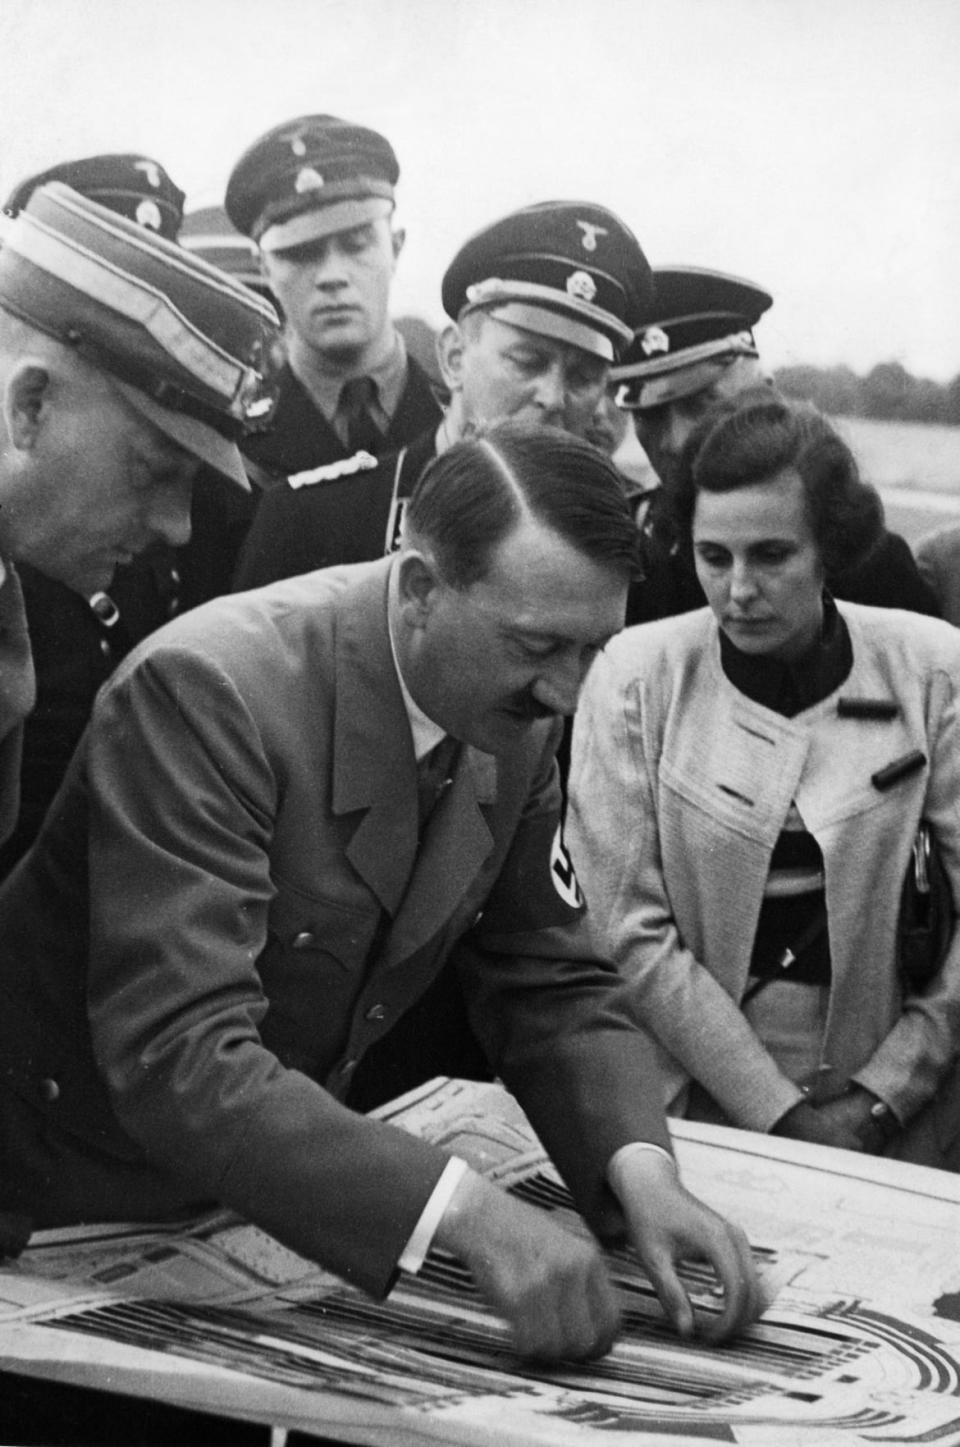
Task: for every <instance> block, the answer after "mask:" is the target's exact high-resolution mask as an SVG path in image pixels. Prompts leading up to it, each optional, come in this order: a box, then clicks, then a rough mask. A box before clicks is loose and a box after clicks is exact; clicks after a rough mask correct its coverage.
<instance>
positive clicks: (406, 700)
mask: <svg viewBox="0 0 960 1447" xmlns="http://www.w3.org/2000/svg"><path fill="white" fill-rule="evenodd" d="M388 632H389V634H390V652H391V654H392V655H393V666H394V668H395V669H396V670H397V682H398V683H399V684H400V692H401V694H402V695H403V706H404V708H405V709H406V710H407V718H408V719H409V721H410V732H411V734H412V735H413V752H414V757H415V758H416V760H417V763H418V764H419V762H420V760H421V759H423V758H425V757H426V755H427V754H429V752H430V750H431V749H433V748H435V747H436V746H437V744H438V743H439V742H440V740H441V739H443V738H446V734H447V731H446V729H442V728H441V727H440V725H439V724H436V723H434V721H433V719H432V718H428V717H427V715H426V714H425V713H424V711H423V709H422V708H421V707H420V705H419V704H418V703H416V702H415V701H414V699H413V696H412V695H411V693H410V690H409V689H408V688H407V685H406V684H405V683H404V681H403V673H402V672H401V669H400V659H399V658H398V657H397V649H396V645H395V643H394V641H393V629H392V628H388Z"/></svg>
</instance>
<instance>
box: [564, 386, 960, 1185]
mask: <svg viewBox="0 0 960 1447" xmlns="http://www.w3.org/2000/svg"><path fill="white" fill-rule="evenodd" d="M676 506H677V512H678V523H679V525H680V529H681V536H682V537H684V538H685V539H688V540H689V545H690V547H691V549H692V552H693V557H694V561H695V566H696V570H697V575H698V577H699V579H700V582H701V584H702V585H703V588H704V591H705V593H706V596H707V600H708V604H709V607H707V608H704V609H701V610H699V611H697V612H694V613H688V614H684V615H682V616H680V617H676V618H670V619H665V620H663V621H662V622H657V623H651V624H645V625H641V626H639V627H636V628H630V629H627V630H626V632H624V633H623V634H621V635H620V636H619V637H618V638H616V639H615V640H614V641H613V642H612V643H611V644H609V645H608V647H607V649H606V650H605V652H604V654H603V655H601V656H600V657H599V658H598V659H597V661H596V663H595V664H594V666H593V668H592V669H591V672H590V674H589V676H588V679H587V683H586V686H585V688H584V692H583V696H582V699H581V703H580V708H579V711H578V713H577V718H576V724H575V728H574V740H573V756H572V764H571V773H570V800H569V810H568V819H567V842H568V844H569V846H570V849H571V852H572V854H573V858H574V862H575V865H576V868H577V872H578V875H579V878H580V882H581V885H582V886H583V888H584V892H585V894H586V898H587V903H588V907H589V914H590V916H591V918H592V920H593V922H594V926H595V928H596V930H597V931H598V933H599V935H600V936H601V939H602V943H603V945H604V947H605V949H606V951H607V953H608V954H612V956H613V957H614V958H615V960H616V961H617V963H618V965H619V968H620V970H621V971H622V973H623V975H624V977H625V979H626V980H627V982H628V986H627V988H628V989H629V991H630V993H631V994H632V996H633V999H634V1001H635V1008H636V1013H637V1016H638V1018H639V1019H640V1020H641V1021H642V1022H643V1023H644V1024H645V1025H646V1027H647V1029H648V1030H649V1031H650V1032H651V1033H652V1035H653V1036H654V1037H655V1039H656V1040H657V1042H658V1043H659V1045H660V1047H661V1050H662V1064H663V1068H664V1076H665V1081H666V1089H667V1098H668V1105H669V1108H670V1109H671V1110H672V1111H673V1112H674V1113H677V1114H687V1115H690V1116H694V1117H697V1118H700V1119H713V1120H720V1121H725V1122H727V1123H729V1124H733V1125H737V1126H742V1127H745V1128H747V1129H750V1130H758V1131H775V1132H777V1133H779V1134H783V1135H787V1136H793V1137H796V1138H798V1139H802V1140H808V1141H815V1142H820V1143H823V1144H827V1145H835V1146H842V1147H846V1148H848V1149H851V1150H859V1151H870V1152H873V1153H880V1152H885V1153H887V1154H890V1155H897V1156H901V1157H902V1158H904V1159H909V1160H913V1161H920V1162H923V1163H926V1164H931V1165H940V1166H944V1167H947V1168H950V1169H953V1168H955V1167H956V1166H957V1165H960V1141H958V1136H960V1119H958V1116H960V1087H958V1085H957V1081H956V1080H955V1077H954V1072H953V1068H952V1067H953V1062H954V1059H955V1057H956V1055H957V1052H958V1047H960V938H958V937H957V935H956V933H955V934H954V938H953V941H952V943H951V945H950V948H949V950H948V952H947V955H946V958H945V959H944V961H943V963H942V964H941V965H940V967H939V969H938V970H937V971H936V973H935V975H934V977H933V979H932V980H931V981H930V982H929V983H928V984H926V985H925V986H923V987H920V988H917V987H915V986H913V985H910V984H906V983H905V982H904V981H903V979H902V978H901V976H900V974H899V972H898V966H897V922H898V913H899V906H900V898H901V887H902V883H903V879H904V876H905V873H906V870H907V866H908V861H909V859H910V856H911V850H912V845H913V841H914V838H915V836H916V833H917V828H918V825H919V824H920V821H921V819H924V820H927V821H929V822H930V824H931V825H932V827H933V831H934V834H935V837H936V839H937V841H938V843H939V847H940V850H941V852H942V857H943V861H944V864H945V867H946V872H947V876H948V878H949V880H950V883H951V887H952V890H953V894H954V897H955V898H956V899H960V718H958V697H957V694H958V689H960V632H958V631H957V630H956V629H953V628H951V627H950V626H949V625H948V624H945V623H942V622H940V621H938V620H934V619H930V618H925V617H922V616H920V615H918V614H914V613H906V612H900V611H898V610H893V609H875V608H868V607H865V606H858V605H856V604H848V603H841V604H836V603H835V602H834V601H833V599H832V598H831V597H830V595H829V594H828V593H827V592H826V591H825V589H824V584H823V580H824V577H825V575H826V574H827V573H829V572H831V571H832V570H833V569H835V568H837V567H838V565H839V564H840V563H841V562H842V563H843V564H844V565H845V566H848V567H849V566H853V565H855V564H856V563H857V562H858V561H859V560H860V559H862V558H863V557H865V556H866V555H867V554H868V553H869V551H870V548H871V546H872V545H873V544H874V542H875V541H876V539H877V538H878V537H879V536H880V533H881V529H882V523H883V512H882V506H881V503H880V500H879V498H878V497H877V495H876V493H875V492H874V491H873V489H872V488H870V487H867V486H866V485H865V484H864V483H863V482H862V481H861V480H860V478H859V476H858V472H857V467H856V463H855V461H854V459H853V457H852V455H851V453H850V450H849V449H848V448H847V446H846V445H845V443H844V442H843V441H842V440H841V439H840V438H839V437H838V436H837V434H836V433H835V431H834V430H833V428H832V427H831V426H830V424H829V423H828V422H827V420H826V419H825V418H824V417H822V416H821V415H820V414H819V413H817V412H815V411H814V410H813V409H811V408H809V407H807V406H804V405H791V404H788V403H787V402H785V401H784V400H782V399H780V398H778V397H777V396H776V394H770V393H769V392H766V393H765V394H764V395H763V396H758V395H757V394H750V395H748V396H746V397H744V398H741V399H737V401H735V402H732V403H728V404H726V405H725V406H723V407H722V408H721V409H718V411H716V412H714V413H711V414H710V415H709V416H708V417H707V418H705V419H704V420H703V422H702V423H701V424H700V425H699V427H698V429H697V431H696V432H695V434H694V435H693V437H691V439H690V443H689V445H688V447H687V450H686V453H685V457H684V459H683V462H682V465H681V477H680V479H679V483H678V488H677V501H676Z"/></svg>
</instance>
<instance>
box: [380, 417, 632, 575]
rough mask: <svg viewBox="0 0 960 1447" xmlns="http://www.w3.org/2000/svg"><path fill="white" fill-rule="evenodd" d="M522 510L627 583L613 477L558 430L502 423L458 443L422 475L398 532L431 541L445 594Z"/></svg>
mask: <svg viewBox="0 0 960 1447" xmlns="http://www.w3.org/2000/svg"><path fill="white" fill-rule="evenodd" d="M525 512H527V513H529V514H530V515H532V516H533V517H534V518H536V519H537V520H538V521H539V522H541V523H543V524H545V525H546V526H547V527H548V528H550V529H552V530H553V531H554V532H556V533H558V534H559V535H560V537H562V538H563V539H564V540H565V541H567V542H569V543H571V544H572V546H573V547H575V548H576V549H577V550H578V551H579V552H581V553H583V554H584V556H585V557H588V558H590V559H591V561H592V562H595V563H598V564H600V566H601V567H606V568H609V569H611V571H613V572H619V573H622V574H623V575H624V577H625V578H627V579H629V578H630V577H632V576H633V575H634V574H635V573H637V572H638V571H639V552H640V548H639V536H638V533H637V529H636V525H635V523H634V521H633V517H632V516H631V513H630V509H629V507H628V505H627V500H626V495H625V493H624V488H623V480H622V478H621V476H620V473H619V472H618V471H617V469H616V467H614V465H613V463H612V462H611V461H610V459H609V458H608V457H606V456H605V455H604V454H603V453H602V452H600V451H598V449H597V448H595V447H592V446H591V445H590V443H588V442H583V441H580V440H579V439H578V438H576V437H572V436H571V435H570V434H569V433H568V432H561V431H560V430H559V429H558V428H556V427H535V426H533V425H532V424H530V423H523V422H501V423H499V424H497V425H496V426H492V427H490V428H489V429H486V430H484V431H482V432H478V433H477V435H475V436H473V437H470V438H468V439H466V440H464V441H461V442H457V443H456V444H455V445H454V446H453V447H451V448H450V449H449V451H447V452H444V453H442V454H441V455H440V456H439V457H437V458H436V459H435V460H434V461H433V462H431V463H430V465H429V467H428V468H427V469H426V470H425V471H424V472H423V473H422V474H421V476H420V478H419V480H418V482H417V484H416V486H415V488H414V490H413V493H412V495H411V497H410V501H409V503H408V504H407V510H406V514H405V522H404V526H405V528H407V529H409V530H410V531H411V532H413V533H416V534H419V535H420V536H421V537H423V538H424V539H425V540H428V541H429V543H430V544H431V546H432V547H433V549H434V552H435V554H436V558H437V562H438V563H439V565H440V568H441V571H442V572H443V575H444V577H445V578H446V580H447V582H448V583H449V584H450V585H451V586H452V587H454V588H467V587H470V585H471V584H473V583H476V582H478V581H479V580H480V579H481V578H484V577H485V576H486V575H487V572H488V570H489V567H490V562H491V559H492V557H493V553H494V550H495V549H496V548H497V547H498V546H499V544H500V543H501V542H502V541H503V540H504V538H505V537H506V536H507V534H508V533H510V532H511V531H512V530H513V528H514V527H515V526H516V525H517V523H518V522H519V521H520V519H521V517H522V516H523V514H524V513H525Z"/></svg>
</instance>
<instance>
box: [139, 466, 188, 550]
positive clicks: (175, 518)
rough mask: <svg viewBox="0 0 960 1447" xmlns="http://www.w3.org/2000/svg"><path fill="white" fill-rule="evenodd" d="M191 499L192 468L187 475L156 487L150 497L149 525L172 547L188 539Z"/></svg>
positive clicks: (182, 545) (178, 545)
mask: <svg viewBox="0 0 960 1447" xmlns="http://www.w3.org/2000/svg"><path fill="white" fill-rule="evenodd" d="M192 499H193V470H192V469H191V472H190V475H189V476H188V477H183V478H181V479H180V480H179V481H177V482H172V483H169V484H167V485H166V486H165V487H161V488H158V489H157V490H156V492H155V493H154V495H153V497H152V498H151V502H150V511H149V521H150V527H151V528H152V530H153V531H154V532H155V533H156V534H157V536H158V537H161V538H163V540H164V542H166V543H169V544H170V546H171V547H172V548H182V547H184V546H185V545H186V544H187V543H188V542H189V541H190V504H191V501H192Z"/></svg>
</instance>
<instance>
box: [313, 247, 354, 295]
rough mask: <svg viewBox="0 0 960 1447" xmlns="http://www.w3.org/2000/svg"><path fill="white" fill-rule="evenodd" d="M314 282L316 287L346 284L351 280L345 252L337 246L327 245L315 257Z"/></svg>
mask: <svg viewBox="0 0 960 1447" xmlns="http://www.w3.org/2000/svg"><path fill="white" fill-rule="evenodd" d="M311 267H312V271H313V284H314V286H316V287H330V286H345V285H346V284H347V282H348V280H349V277H348V276H347V270H346V267H345V265H344V260H343V253H342V252H341V251H340V250H339V248H338V247H336V246H327V247H324V249H323V250H322V251H321V252H320V253H319V254H318V255H317V256H316V257H315V258H314V259H313V262H312V263H311Z"/></svg>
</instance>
